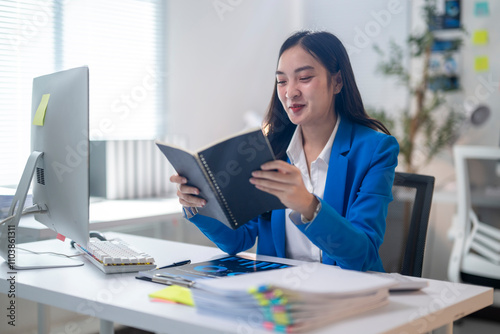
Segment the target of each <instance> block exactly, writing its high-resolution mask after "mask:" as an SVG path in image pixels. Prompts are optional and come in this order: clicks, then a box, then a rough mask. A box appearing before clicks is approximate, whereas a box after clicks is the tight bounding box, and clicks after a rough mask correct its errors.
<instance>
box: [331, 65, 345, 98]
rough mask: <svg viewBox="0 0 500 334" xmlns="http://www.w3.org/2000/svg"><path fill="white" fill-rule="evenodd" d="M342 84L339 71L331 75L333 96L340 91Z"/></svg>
mask: <svg viewBox="0 0 500 334" xmlns="http://www.w3.org/2000/svg"><path fill="white" fill-rule="evenodd" d="M343 86H344V82H343V81H342V73H341V72H340V70H339V71H338V72H337V73H335V74H334V75H333V94H338V93H340V91H341V90H342V87H343Z"/></svg>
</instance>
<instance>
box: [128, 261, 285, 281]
mask: <svg viewBox="0 0 500 334" xmlns="http://www.w3.org/2000/svg"><path fill="white" fill-rule="evenodd" d="M288 267H290V265H288V264H283V263H277V262H270V261H260V260H252V259H246V258H244V257H240V256H224V257H221V258H218V259H213V260H209V261H204V262H198V263H189V264H186V265H182V266H172V267H167V268H164V269H155V270H148V271H141V272H139V273H138V274H137V276H136V278H138V279H143V280H147V281H153V282H156V283H162V284H166V285H171V284H177V285H182V286H187V287H190V286H192V285H193V282H196V281H199V280H201V279H208V278H220V277H225V276H236V275H241V274H247V273H256V272H261V271H267V270H271V269H282V268H288Z"/></svg>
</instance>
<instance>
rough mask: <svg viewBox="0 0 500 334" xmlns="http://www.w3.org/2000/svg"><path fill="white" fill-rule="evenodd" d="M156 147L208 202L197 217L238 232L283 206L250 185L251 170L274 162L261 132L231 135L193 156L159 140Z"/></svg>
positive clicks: (275, 198)
mask: <svg viewBox="0 0 500 334" xmlns="http://www.w3.org/2000/svg"><path fill="white" fill-rule="evenodd" d="M156 145H157V146H158V147H159V148H160V150H161V151H162V152H163V154H164V155H165V156H166V157H167V159H168V161H169V162H170V163H171V164H172V166H173V167H174V169H175V170H176V172H177V173H178V174H179V175H182V176H184V177H186V178H187V180H188V185H192V186H194V187H197V188H198V189H199V190H200V195H199V196H200V197H202V198H204V199H205V200H206V201H207V204H206V205H205V206H204V207H203V208H198V214H201V215H203V216H207V217H211V218H214V219H217V220H219V221H221V222H222V223H224V224H225V225H227V226H229V227H230V228H232V229H237V228H238V227H241V226H242V225H244V224H245V223H246V222H248V221H249V220H251V219H252V218H254V217H256V216H258V215H260V214H263V213H265V212H267V211H270V210H275V209H282V208H284V207H285V206H284V205H283V204H282V203H281V201H280V200H279V199H278V198H277V197H276V196H274V195H271V194H269V193H266V192H264V191H261V190H259V189H257V188H255V186H254V185H253V184H251V183H250V182H249V179H250V177H251V176H252V175H251V173H252V171H254V170H258V169H260V166H261V165H262V164H263V163H265V162H268V161H271V160H274V159H275V157H274V153H273V151H272V148H271V145H270V144H269V141H268V140H267V137H266V136H264V134H263V133H262V130H261V129H257V130H252V131H247V132H244V133H240V134H237V135H234V136H232V137H230V138H227V139H224V140H221V141H219V142H217V143H215V144H212V145H209V146H208V147H206V148H204V149H202V150H199V151H198V152H196V153H191V152H188V151H186V150H184V149H182V148H179V147H176V146H173V145H169V144H167V143H162V142H159V141H156Z"/></svg>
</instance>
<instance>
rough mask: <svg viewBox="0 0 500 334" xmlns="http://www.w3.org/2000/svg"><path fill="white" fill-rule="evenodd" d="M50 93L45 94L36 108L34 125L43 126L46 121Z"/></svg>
mask: <svg viewBox="0 0 500 334" xmlns="http://www.w3.org/2000/svg"><path fill="white" fill-rule="evenodd" d="M49 99H50V94H44V95H43V96H42V100H41V101H40V104H39V105H38V108H37V109H36V113H35V117H33V125H38V126H43V124H44V123H45V112H46V111H47V105H48V104H49Z"/></svg>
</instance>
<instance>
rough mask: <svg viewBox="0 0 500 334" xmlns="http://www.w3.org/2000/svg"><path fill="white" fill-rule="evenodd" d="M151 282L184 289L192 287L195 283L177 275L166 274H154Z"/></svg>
mask: <svg viewBox="0 0 500 334" xmlns="http://www.w3.org/2000/svg"><path fill="white" fill-rule="evenodd" d="M152 280H153V282H157V283H162V284H167V285H172V284H176V285H180V286H183V287H186V288H190V287H192V286H193V285H194V283H195V281H192V280H190V279H187V278H184V277H182V276H177V275H168V274H155V275H154V276H153V279H152Z"/></svg>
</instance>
